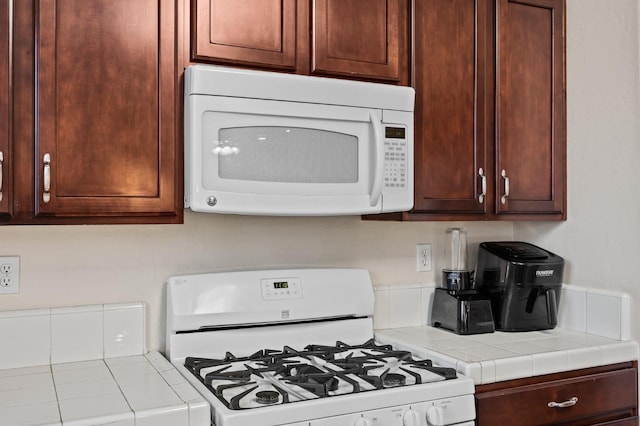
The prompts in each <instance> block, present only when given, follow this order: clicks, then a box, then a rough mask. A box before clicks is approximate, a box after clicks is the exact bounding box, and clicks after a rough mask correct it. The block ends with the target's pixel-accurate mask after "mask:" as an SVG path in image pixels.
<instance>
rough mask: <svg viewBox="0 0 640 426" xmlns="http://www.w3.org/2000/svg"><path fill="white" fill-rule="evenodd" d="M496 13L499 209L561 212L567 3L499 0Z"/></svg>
mask: <svg viewBox="0 0 640 426" xmlns="http://www.w3.org/2000/svg"><path fill="white" fill-rule="evenodd" d="M497 16H498V30H497V34H498V41H497V46H498V48H497V49H496V55H497V60H496V64H497V68H498V69H497V79H496V81H497V87H496V92H497V97H496V103H497V105H496V128H497V129H498V133H497V135H496V153H495V158H496V162H497V167H496V170H495V171H496V172H497V176H498V177H497V181H496V183H495V187H496V193H497V197H496V199H495V200H494V201H495V206H496V213H497V214H499V215H502V214H507V215H509V214H510V213H516V214H519V213H523V214H538V213H540V214H543V215H544V214H546V215H555V216H562V215H563V213H564V207H565V200H566V196H565V188H566V176H565V170H566V158H565V157H566V147H565V146H566V142H565V137H566V136H565V133H566V132H565V122H566V119H565V117H566V112H565V85H564V75H565V74H564V64H565V60H564V59H565V58H564V51H565V43H564V22H565V17H564V0H533V1H532V0H526V1H525V0H499V2H498V8H497ZM507 189H508V190H507ZM507 193H508V196H507ZM509 217H512V215H509Z"/></svg>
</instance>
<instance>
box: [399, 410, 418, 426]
mask: <svg viewBox="0 0 640 426" xmlns="http://www.w3.org/2000/svg"><path fill="white" fill-rule="evenodd" d="M402 426H422V422H421V421H420V413H419V412H417V411H415V410H412V409H409V411H407V412H406V413H404V416H403V417H402Z"/></svg>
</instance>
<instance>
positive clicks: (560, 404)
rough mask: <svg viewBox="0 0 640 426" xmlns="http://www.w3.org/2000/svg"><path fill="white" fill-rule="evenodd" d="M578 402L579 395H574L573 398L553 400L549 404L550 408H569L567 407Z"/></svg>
mask: <svg viewBox="0 0 640 426" xmlns="http://www.w3.org/2000/svg"><path fill="white" fill-rule="evenodd" d="M577 403H578V397H577V396H574V397H573V398H571V399H570V400H568V401H565V402H553V401H551V402H550V403H549V404H547V405H548V406H549V408H567V407H573V406H574V405H576V404H577Z"/></svg>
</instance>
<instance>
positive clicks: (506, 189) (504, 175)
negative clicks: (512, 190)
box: [500, 169, 509, 204]
mask: <svg viewBox="0 0 640 426" xmlns="http://www.w3.org/2000/svg"><path fill="white" fill-rule="evenodd" d="M501 175H502V178H503V179H504V195H503V196H502V198H500V202H501V203H502V204H505V203H506V202H507V197H509V176H507V171H506V170H505V169H502V173H501Z"/></svg>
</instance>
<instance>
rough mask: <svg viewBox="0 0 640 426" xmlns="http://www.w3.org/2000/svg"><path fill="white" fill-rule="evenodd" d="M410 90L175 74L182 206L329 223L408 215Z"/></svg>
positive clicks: (218, 73)
mask: <svg viewBox="0 0 640 426" xmlns="http://www.w3.org/2000/svg"><path fill="white" fill-rule="evenodd" d="M414 98H415V92H414V90H413V89H412V88H410V87H401V86H392V85H387V84H378V83H367V82H359V81H349V80H339V79H332V78H321V77H310V76H301V75H292V74H283V73H274V72H264V71H251V70H242V69H234V68H229V67H219V66H212V65H194V66H191V67H188V68H187V69H186V72H185V108H184V110H185V207H187V208H190V209H191V210H193V211H197V212H210V213H231V214H249V215H291V216H330V215H352V214H355V215H357V214H370V213H383V212H397V211H406V210H409V209H411V208H412V207H413V109H414Z"/></svg>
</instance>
